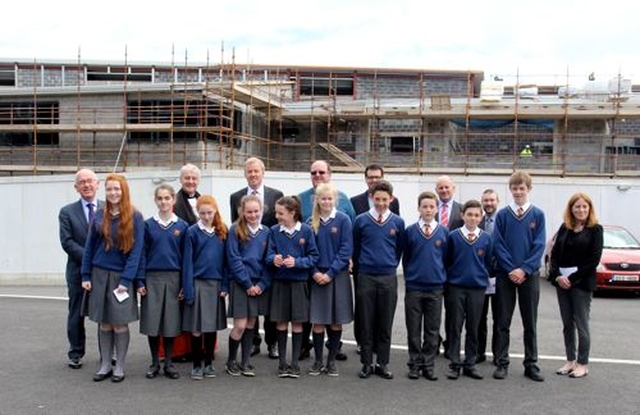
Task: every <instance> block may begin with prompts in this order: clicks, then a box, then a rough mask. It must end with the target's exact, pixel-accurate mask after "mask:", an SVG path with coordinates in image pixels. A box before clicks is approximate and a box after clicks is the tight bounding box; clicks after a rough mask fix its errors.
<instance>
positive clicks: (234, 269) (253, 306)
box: [227, 224, 271, 318]
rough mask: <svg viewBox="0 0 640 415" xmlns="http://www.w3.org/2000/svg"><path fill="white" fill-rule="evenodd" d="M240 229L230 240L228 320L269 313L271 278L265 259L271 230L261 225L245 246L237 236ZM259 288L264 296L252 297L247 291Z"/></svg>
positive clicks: (230, 236) (252, 233) (233, 227)
mask: <svg viewBox="0 0 640 415" xmlns="http://www.w3.org/2000/svg"><path fill="white" fill-rule="evenodd" d="M237 227H238V225H237V224H234V225H232V226H231V229H229V235H228V238H227V260H228V261H229V262H228V264H229V265H228V266H229V280H230V282H231V284H230V285H231V287H230V288H231V292H230V300H229V313H228V317H233V318H248V317H257V316H264V315H266V314H268V313H269V292H268V288H269V286H270V285H271V278H270V276H269V273H267V270H266V264H265V259H266V256H267V245H268V243H269V233H270V230H269V228H267V227H266V226H264V225H258V227H257V228H256V229H255V230H252V229H249V239H248V240H247V241H245V242H242V241H240V240H239V239H238V236H237V235H236V230H237ZM254 285H256V286H258V287H260V289H261V290H262V294H260V295H258V296H252V297H251V296H248V295H247V290H248V289H249V288H251V287H252V286H254Z"/></svg>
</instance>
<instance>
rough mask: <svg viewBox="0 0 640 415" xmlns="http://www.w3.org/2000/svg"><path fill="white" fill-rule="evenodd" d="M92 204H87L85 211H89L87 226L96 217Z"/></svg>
mask: <svg viewBox="0 0 640 415" xmlns="http://www.w3.org/2000/svg"><path fill="white" fill-rule="evenodd" d="M93 208H94V205H93V203H87V209H89V225H91V223H92V222H93V218H94V217H95V216H96V213H95V210H94V209H93Z"/></svg>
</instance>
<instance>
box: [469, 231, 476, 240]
mask: <svg viewBox="0 0 640 415" xmlns="http://www.w3.org/2000/svg"><path fill="white" fill-rule="evenodd" d="M467 239H468V240H469V242H473V241H474V240H475V239H476V234H475V233H473V232H469V233H468V234H467Z"/></svg>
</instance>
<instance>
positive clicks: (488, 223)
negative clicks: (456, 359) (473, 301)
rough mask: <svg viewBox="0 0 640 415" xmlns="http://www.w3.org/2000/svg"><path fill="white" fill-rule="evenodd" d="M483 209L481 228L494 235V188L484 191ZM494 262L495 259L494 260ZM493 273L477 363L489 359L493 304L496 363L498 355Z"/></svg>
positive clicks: (480, 328) (493, 336) (485, 304)
mask: <svg viewBox="0 0 640 415" xmlns="http://www.w3.org/2000/svg"><path fill="white" fill-rule="evenodd" d="M480 201H481V203H482V210H484V215H483V216H482V221H480V225H479V226H480V229H482V230H484V231H485V232H487V233H488V234H489V235H492V237H493V228H494V225H495V221H496V213H498V205H499V204H500V198H499V197H498V194H497V193H496V192H495V190H493V189H486V190H485V191H484V192H482V198H481V200H480ZM492 263H493V261H492ZM490 271H491V274H490V275H489V285H488V286H487V291H486V293H485V296H484V306H483V307H482V315H481V316H480V326H479V327H478V355H477V357H476V363H482V362H484V361H485V360H487V355H486V349H487V333H488V329H487V319H488V314H489V306H491V314H492V317H493V326H492V327H493V334H492V336H491V352H492V354H493V356H494V360H493V362H494V364H495V356H496V346H497V344H498V342H497V335H498V329H497V324H496V323H497V321H498V319H497V315H496V314H497V311H498V305H497V300H496V296H495V294H496V275H495V269H494V268H492V269H491V270H490Z"/></svg>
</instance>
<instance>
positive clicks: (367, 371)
mask: <svg viewBox="0 0 640 415" xmlns="http://www.w3.org/2000/svg"><path fill="white" fill-rule="evenodd" d="M371 373H373V369H372V368H371V365H362V369H360V373H358V377H359V378H360V379H368V378H369V377H370V376H371Z"/></svg>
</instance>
